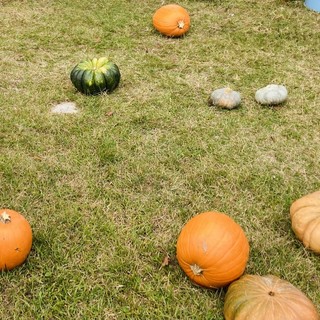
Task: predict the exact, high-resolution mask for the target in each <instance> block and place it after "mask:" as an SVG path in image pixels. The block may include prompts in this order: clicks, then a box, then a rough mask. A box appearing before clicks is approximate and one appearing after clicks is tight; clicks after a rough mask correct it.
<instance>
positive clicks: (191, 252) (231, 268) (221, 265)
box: [177, 211, 249, 288]
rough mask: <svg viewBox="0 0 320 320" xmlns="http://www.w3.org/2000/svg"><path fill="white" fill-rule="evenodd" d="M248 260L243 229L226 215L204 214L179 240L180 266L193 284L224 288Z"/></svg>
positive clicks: (185, 228)
mask: <svg viewBox="0 0 320 320" xmlns="http://www.w3.org/2000/svg"><path fill="white" fill-rule="evenodd" d="M248 258H249V243H248V240H247V238H246V236H245V233H244V231H243V230H242V228H241V227H240V226H239V225H238V224H237V223H236V222H235V221H234V220H233V219H231V218H230V217H229V216H227V215H226V214H224V213H220V212H215V211H210V212H203V213H201V214H198V215H196V216H195V217H193V218H192V219H190V220H189V221H188V222H187V224H186V225H185V226H184V227H183V228H182V231H181V233H180V235H179V237H178V241H177V259H178V262H179V265H180V266H181V268H182V269H183V271H184V272H185V273H186V274H187V276H188V277H189V278H190V279H191V281H193V282H194V283H196V284H198V285H201V286H204V287H208V288H220V287H224V286H226V285H227V284H229V283H230V282H232V281H234V280H235V279H237V278H239V277H240V276H241V275H242V274H243V272H244V270H245V267H246V264H247V261H248Z"/></svg>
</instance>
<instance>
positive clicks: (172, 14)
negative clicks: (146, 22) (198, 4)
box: [152, 4, 190, 37]
mask: <svg viewBox="0 0 320 320" xmlns="http://www.w3.org/2000/svg"><path fill="white" fill-rule="evenodd" d="M152 22H153V26H154V27H155V28H156V29H157V30H158V31H159V32H160V33H162V34H164V35H166V36H169V37H180V36H182V35H183V34H185V33H186V32H187V31H188V30H189V29H190V16H189V13H188V11H187V10H186V9H184V8H183V7H181V6H179V5H177V4H168V5H165V6H162V7H160V8H159V9H158V10H157V11H156V12H155V14H154V15H153V18H152Z"/></svg>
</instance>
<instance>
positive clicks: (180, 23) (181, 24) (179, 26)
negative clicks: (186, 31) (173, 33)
mask: <svg viewBox="0 0 320 320" xmlns="http://www.w3.org/2000/svg"><path fill="white" fill-rule="evenodd" d="M178 28H179V29H183V28H184V21H183V20H180V21H178Z"/></svg>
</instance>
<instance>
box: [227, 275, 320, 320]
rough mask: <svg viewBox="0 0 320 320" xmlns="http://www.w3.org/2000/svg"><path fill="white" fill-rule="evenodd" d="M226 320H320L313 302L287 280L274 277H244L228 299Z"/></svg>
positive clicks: (232, 286) (230, 289)
mask: <svg viewBox="0 0 320 320" xmlns="http://www.w3.org/2000/svg"><path fill="white" fill-rule="evenodd" d="M224 317H225V319H226V320H234V319H237V320H244V319H245V320H289V319H290V320H319V319H320V318H319V314H318V311H317V309H316V307H315V305H314V304H313V303H312V301H311V300H310V299H309V298H308V297H307V296H306V295H305V294H304V293H303V292H302V291H300V290H299V289H298V288H296V287H295V286H294V285H292V284H291V283H290V282H288V281H286V280H282V279H280V278H278V277H276V276H273V275H267V276H258V275H244V276H242V277H241V278H240V279H239V280H236V281H234V282H232V283H231V285H230V286H229V288H228V291H227V294H226V296H225V302H224Z"/></svg>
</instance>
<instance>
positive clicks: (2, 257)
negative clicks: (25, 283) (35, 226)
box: [0, 209, 32, 270]
mask: <svg viewBox="0 0 320 320" xmlns="http://www.w3.org/2000/svg"><path fill="white" fill-rule="evenodd" d="M31 246H32V230H31V227H30V224H29V222H28V221H27V220H26V219H25V218H24V217H23V216H22V215H21V214H20V213H18V212H16V211H14V210H9V209H0V270H11V269H13V268H15V267H17V266H19V265H21V264H22V263H23V262H24V261H25V260H26V258H27V256H28V254H29V252H30V250H31Z"/></svg>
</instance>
